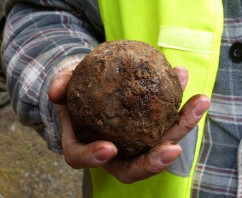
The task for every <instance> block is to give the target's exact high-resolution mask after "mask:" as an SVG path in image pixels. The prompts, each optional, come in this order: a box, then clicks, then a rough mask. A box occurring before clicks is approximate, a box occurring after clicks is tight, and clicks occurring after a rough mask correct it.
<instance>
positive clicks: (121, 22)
mask: <svg viewBox="0 0 242 198" xmlns="http://www.w3.org/2000/svg"><path fill="white" fill-rule="evenodd" d="M147 2H148V3H147ZM99 9H100V12H101V17H102V20H103V23H104V28H105V34H106V39H107V40H120V39H129V40H139V41H144V42H147V43H149V44H151V45H153V46H154V47H156V48H157V49H158V50H160V51H162V52H163V53H164V54H165V56H166V58H167V59H168V61H169V62H170V63H171V65H173V66H177V65H180V66H185V67H186V68H187V69H188V70H189V73H190V80H189V83H188V85H187V88H186V91H185V93H184V97H183V103H184V102H185V101H186V100H187V99H188V98H190V97H191V96H192V95H194V94H198V93H203V94H206V95H208V96H211V93H212V90H213V85H214V82H215V78H216V73H217V68H218V60H219V52H220V43H221V37H222V31H223V10H222V1H221V0H196V1H194V0H182V1H181V0H173V1H168V0H149V1H147V0H99ZM203 125H204V118H203V119H202V121H201V122H200V123H199V129H200V130H199V132H198V134H197V142H196V152H195V154H194V156H193V158H194V160H193V163H192V166H191V170H190V174H189V176H187V177H182V176H179V175H176V174H173V173H171V172H168V171H164V172H163V173H161V174H158V175H156V176H154V177H151V178H149V179H146V180H143V181H140V182H136V183H134V184H129V185H125V184H122V183H120V182H119V181H118V180H116V179H115V178H114V177H113V176H111V175H110V174H108V173H107V172H106V171H105V170H103V169H102V168H96V169H92V170H91V177H92V180H93V186H94V198H111V197H118V198H127V197H132V198H190V190H191V185H192V177H193V172H194V168H195V165H196V162H197V158H198V155H199V149H200V145H201V140H202V134H203V128H204V126H203ZM185 141H186V140H185ZM180 175H182V174H180Z"/></svg>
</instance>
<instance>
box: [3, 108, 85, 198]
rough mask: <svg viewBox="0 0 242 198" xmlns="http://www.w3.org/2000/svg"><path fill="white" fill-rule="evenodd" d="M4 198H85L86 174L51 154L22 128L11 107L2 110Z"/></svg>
mask: <svg viewBox="0 0 242 198" xmlns="http://www.w3.org/2000/svg"><path fill="white" fill-rule="evenodd" d="M0 118H1V119H0V162H1V163H0V198H16V197H18V198H22V197H23V198H35V197H36V198H49V197H51V198H55V197H56V198H61V197H63V198H81V197H82V193H81V187H82V182H81V181H82V171H81V170H74V169H72V168H71V167H69V166H68V165H67V164H66V163H65V162H64V159H63V156H62V155H59V154H56V153H53V152H51V151H49V150H48V149H47V147H46V143H45V142H44V141H43V140H42V138H40V137H39V136H38V135H37V133H36V132H35V131H33V130H32V129H30V128H28V127H25V126H23V125H21V124H20V123H19V122H18V120H17V118H16V116H15V114H14V113H13V111H12V109H11V108H10V106H9V105H7V106H5V107H2V108H1V109H0Z"/></svg>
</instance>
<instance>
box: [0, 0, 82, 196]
mask: <svg viewBox="0 0 242 198" xmlns="http://www.w3.org/2000/svg"><path fill="white" fill-rule="evenodd" d="M2 3H3V1H2V0H0V17H1V15H2V13H3V12H2ZM4 85H5V82H4V78H3V77H2V73H1V72H0V198H55V197H56V198H62V197H63V198H81V197H82V193H81V187H82V170H74V169H72V168H71V167H69V166H68V165H67V164H66V163H65V161H64V159H63V156H62V155H59V154H56V153H53V152H51V151H49V150H48V149H47V146H46V143H45V141H44V140H43V139H42V138H41V137H40V136H39V135H38V134H37V133H36V132H35V131H33V130H32V129H30V128H28V127H26V126H23V125H21V124H20V123H19V121H18V119H17V117H16V115H15V114H14V112H13V111H12V109H11V107H10V105H9V101H8V97H7V95H6V89H5V86H4Z"/></svg>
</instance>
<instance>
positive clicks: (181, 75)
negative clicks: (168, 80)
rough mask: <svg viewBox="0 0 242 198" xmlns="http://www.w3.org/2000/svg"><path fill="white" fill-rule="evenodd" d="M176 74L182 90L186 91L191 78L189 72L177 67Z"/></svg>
mask: <svg viewBox="0 0 242 198" xmlns="http://www.w3.org/2000/svg"><path fill="white" fill-rule="evenodd" d="M174 72H175V73H176V75H177V77H178V80H179V81H180V83H181V86H182V90H185V88H186V85H187V81H188V78H189V74H188V71H187V70H186V68H185V67H175V68H174Z"/></svg>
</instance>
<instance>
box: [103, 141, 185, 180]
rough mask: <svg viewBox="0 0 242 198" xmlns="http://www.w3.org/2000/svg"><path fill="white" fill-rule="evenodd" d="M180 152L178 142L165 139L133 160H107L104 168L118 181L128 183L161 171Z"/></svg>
mask: <svg viewBox="0 0 242 198" xmlns="http://www.w3.org/2000/svg"><path fill="white" fill-rule="evenodd" d="M181 152H182V149H181V147H180V146H179V145H178V144H174V143H172V142H170V141H166V142H163V143H162V144H160V145H158V146H156V147H155V148H153V149H152V150H151V151H149V152H148V153H147V154H144V155H141V156H138V157H137V158H134V159H133V160H130V159H129V160H125V159H124V160H113V161H110V162H108V163H107V164H106V165H105V166H104V168H105V169H106V170H107V171H108V172H110V173H111V174H113V175H114V176H115V177H116V178H117V179H118V180H119V181H121V182H123V183H126V184H129V183H133V182H136V181H139V180H142V179H146V178H149V177H151V176H153V175H155V174H157V173H160V172H162V171H163V170H164V169H166V167H167V166H169V165H170V164H171V163H172V162H173V161H174V160H175V159H176V158H177V157H178V156H179V155H180V154H181Z"/></svg>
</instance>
